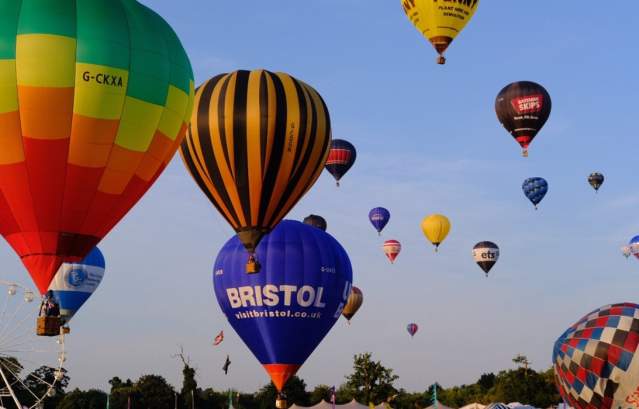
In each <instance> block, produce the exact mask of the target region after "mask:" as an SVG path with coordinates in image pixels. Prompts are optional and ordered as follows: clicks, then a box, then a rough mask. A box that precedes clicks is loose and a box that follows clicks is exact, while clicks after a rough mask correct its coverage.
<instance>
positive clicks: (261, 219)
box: [181, 70, 331, 254]
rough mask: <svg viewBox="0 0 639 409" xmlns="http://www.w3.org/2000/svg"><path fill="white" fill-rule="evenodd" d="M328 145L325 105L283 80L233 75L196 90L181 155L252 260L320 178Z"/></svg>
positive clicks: (289, 80) (271, 75)
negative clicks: (264, 240) (260, 246)
mask: <svg viewBox="0 0 639 409" xmlns="http://www.w3.org/2000/svg"><path fill="white" fill-rule="evenodd" d="M330 142H331V123H330V117H329V113H328V109H327V107H326V104H325V103H324V101H323V100H322V97H321V96H320V95H319V93H318V92H317V91H315V90H314V89H313V88H312V87H310V86H309V85H307V84H305V83H303V82H302V81H299V80H297V79H295V78H293V77H291V76H290V75H288V74H285V73H272V72H269V71H265V70H255V71H243V70H240V71H235V72H232V73H228V74H222V75H218V76H216V77H214V78H211V79H210V80H208V81H206V82H205V83H204V84H202V85H201V86H200V87H199V88H198V89H197V91H196V94H195V107H194V110H193V115H192V117H191V125H190V128H189V131H188V133H187V137H186V139H185V140H184V142H183V143H182V147H181V154H182V159H183V160H184V163H185V164H186V167H187V168H188V169H189V171H190V172H191V175H192V176H193V178H194V179H195V181H196V182H197V184H198V185H199V186H200V188H201V189H202V191H203V192H204V193H205V194H206V195H207V196H208V198H209V199H210V200H211V202H212V203H213V204H214V205H215V207H216V208H217V209H218V211H219V212H220V213H221V214H222V215H223V216H224V218H225V219H226V220H227V221H228V222H229V223H230V224H231V226H232V227H233V229H235V231H236V232H237V233H238V236H239V237H240V240H242V243H244V246H245V247H246V249H247V250H248V251H249V253H251V254H253V253H254V251H255V248H256V247H257V244H258V243H259V241H260V239H261V238H262V236H263V235H264V234H266V233H267V232H269V231H270V230H271V229H272V228H273V227H275V225H276V224H277V223H279V222H280V220H282V219H283V218H284V216H285V215H286V214H287V213H288V212H289V211H290V210H291V208H292V207H293V206H294V205H295V204H296V203H297V202H298V201H299V200H300V198H301V197H302V196H303V195H304V193H306V192H307V191H308V190H309V189H310V187H311V186H312V185H313V183H315V181H316V180H317V178H318V177H319V175H320V173H321V172H322V169H323V167H324V163H325V162H326V157H327V155H328V150H329V145H330Z"/></svg>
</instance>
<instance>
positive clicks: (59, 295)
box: [49, 247, 105, 323]
mask: <svg viewBox="0 0 639 409" xmlns="http://www.w3.org/2000/svg"><path fill="white" fill-rule="evenodd" d="M104 269H105V262H104V256H103V255H102V252H101V251H100V249H98V248H97V247H94V248H93V250H91V252H90V253H89V254H88V255H87V256H86V257H85V258H84V259H83V260H82V261H81V262H79V263H63V264H62V265H61V266H60V269H59V270H58V272H57V273H56V275H55V277H54V278H53V281H51V285H50V286H49V290H51V291H52V292H53V296H54V297H55V299H56V300H57V302H58V305H59V306H60V317H61V318H63V319H64V321H65V322H67V323H68V322H69V321H70V320H71V318H72V317H73V316H74V315H75V313H76V312H77V311H78V310H79V309H80V308H81V307H82V305H84V303H85V302H86V301H87V300H88V299H89V297H91V295H92V294H93V293H94V292H95V290H96V289H97V288H98V286H99V285H100V283H101V282H102V278H103V277H104Z"/></svg>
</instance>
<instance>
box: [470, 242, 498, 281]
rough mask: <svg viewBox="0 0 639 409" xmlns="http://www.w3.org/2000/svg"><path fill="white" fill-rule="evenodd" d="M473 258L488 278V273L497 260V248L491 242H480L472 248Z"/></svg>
mask: <svg viewBox="0 0 639 409" xmlns="http://www.w3.org/2000/svg"><path fill="white" fill-rule="evenodd" d="M473 258H474V259H475V262H476V263H477V265H479V267H481V269H482V270H484V273H486V277H488V272H489V271H490V269H491V268H493V266H494V265H495V263H496V262H497V260H499V246H497V245H496V244H495V243H493V242H492V241H481V242H479V243H477V244H475V247H473Z"/></svg>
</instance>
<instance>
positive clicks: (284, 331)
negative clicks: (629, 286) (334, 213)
mask: <svg viewBox="0 0 639 409" xmlns="http://www.w3.org/2000/svg"><path fill="white" fill-rule="evenodd" d="M256 254H257V259H258V260H259V261H260V263H261V270H260V272H259V273H256V274H247V273H246V258H247V257H248V253H247V252H246V249H245V248H244V245H243V244H242V243H241V242H240V240H239V239H238V238H237V236H234V237H233V238H232V239H231V240H229V241H228V242H227V243H226V244H225V245H224V247H223V248H222V250H221V251H220V253H219V254H218V256H217V259H216V260H215V266H214V270H213V286H214V288H215V295H216V297H217V301H218V303H219V304H220V307H221V308H222V311H223V312H224V314H226V317H227V318H228V320H229V322H230V323H231V326H232V327H233V329H235V331H236V332H237V333H238V335H239V336H240V337H241V338H242V340H243V341H244V343H246V345H247V346H248V347H249V349H250V350H251V352H253V354H254V355H255V357H256V358H257V359H258V360H259V361H260V363H262V365H264V367H265V369H266V370H267V372H268V373H269V374H270V375H271V379H272V380H273V383H274V384H275V386H276V387H277V388H278V389H280V390H281V388H282V387H283V386H284V384H285V383H286V381H287V380H288V378H289V377H290V376H292V375H293V374H295V372H296V371H297V370H298V369H299V367H300V366H301V365H302V364H303V363H304V361H306V359H307V358H308V357H309V355H310V354H311V353H312V352H313V350H314V349H315V348H316V347H317V345H318V344H319V343H320V342H321V341H322V339H323V338H324V336H326V334H327V333H328V331H329V330H330V329H331V327H332V326H333V324H335V322H336V321H337V319H338V318H339V316H340V314H341V312H342V309H343V307H344V305H345V304H346V302H347V300H348V296H349V293H350V290H351V283H352V269H351V262H350V260H349V258H348V255H347V254H346V251H345V250H344V248H343V247H342V246H341V245H340V244H339V243H338V242H337V240H335V239H334V238H333V237H332V236H331V235H329V234H328V233H325V232H324V231H322V230H320V229H317V228H315V227H313V226H310V225H307V224H304V223H300V222H298V221H292V220H284V221H282V222H280V223H279V224H278V225H277V226H276V227H275V229H273V231H272V232H271V233H269V234H267V235H265V236H264V238H263V239H262V240H261V242H260V244H259V245H258V247H257V252H256Z"/></svg>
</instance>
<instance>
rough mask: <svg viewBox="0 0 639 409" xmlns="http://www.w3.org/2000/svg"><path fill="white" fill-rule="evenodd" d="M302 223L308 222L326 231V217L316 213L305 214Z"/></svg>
mask: <svg viewBox="0 0 639 409" xmlns="http://www.w3.org/2000/svg"><path fill="white" fill-rule="evenodd" d="M304 224H308V225H311V226H313V227H317V228H318V229H320V230H324V231H326V219H324V218H323V217H322V216H318V215H316V214H311V215H309V216H306V217H305V218H304Z"/></svg>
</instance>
